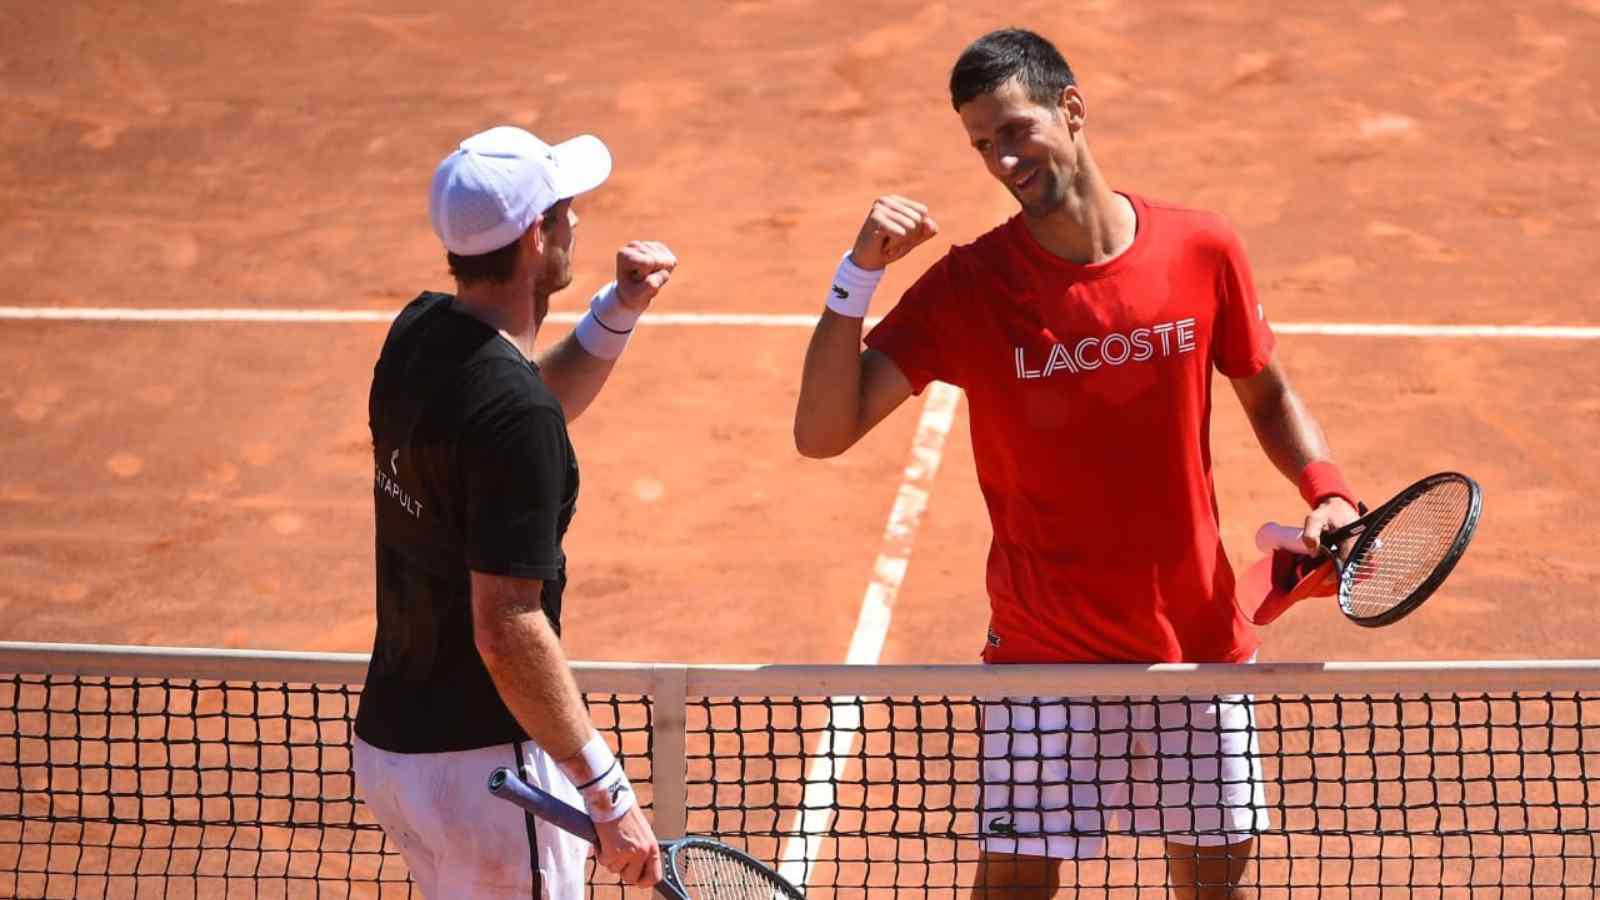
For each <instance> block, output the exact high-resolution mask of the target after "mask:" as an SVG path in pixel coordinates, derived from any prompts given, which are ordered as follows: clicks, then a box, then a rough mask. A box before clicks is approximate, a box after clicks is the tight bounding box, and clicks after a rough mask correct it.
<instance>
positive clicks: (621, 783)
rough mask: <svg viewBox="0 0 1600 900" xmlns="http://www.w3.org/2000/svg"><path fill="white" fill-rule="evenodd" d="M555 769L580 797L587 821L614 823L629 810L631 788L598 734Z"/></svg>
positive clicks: (631, 806) (624, 774)
mask: <svg viewBox="0 0 1600 900" xmlns="http://www.w3.org/2000/svg"><path fill="white" fill-rule="evenodd" d="M557 765H558V766H560V767H561V772H562V774H564V775H566V776H567V780H569V781H571V782H572V784H573V786H574V787H576V788H577V789H578V793H579V794H580V795H582V796H583V805H584V806H585V807H586V808H587V809H588V812H589V818H591V819H593V820H595V821H596V822H614V821H616V820H617V819H620V818H622V817H623V816H624V815H626V814H627V812H628V810H630V809H632V808H633V805H634V802H635V799H634V796H633V785H632V784H630V783H629V782H628V776H627V774H626V773H624V772H623V771H622V763H621V762H619V761H618V760H617V758H616V757H615V756H614V755H612V753H611V748H610V747H608V746H607V745H606V739H605V738H603V737H601V736H600V735H599V734H595V735H594V736H593V737H591V738H589V743H587V744H584V745H583V749H582V750H579V751H578V753H577V755H575V756H572V757H570V758H568V759H565V760H563V761H561V762H559V763H557Z"/></svg>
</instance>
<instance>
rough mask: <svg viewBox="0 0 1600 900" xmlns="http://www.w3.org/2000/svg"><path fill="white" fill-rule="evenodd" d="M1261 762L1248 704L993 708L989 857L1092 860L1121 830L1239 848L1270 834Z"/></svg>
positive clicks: (986, 752) (987, 789) (1111, 701)
mask: <svg viewBox="0 0 1600 900" xmlns="http://www.w3.org/2000/svg"><path fill="white" fill-rule="evenodd" d="M1219 699H1220V702H1218V700H1219ZM1257 753H1258V748H1257V743H1256V731H1255V712H1254V710H1253V708H1252V706H1251V703H1250V698H1249V697H1247V696H1244V695H1241V694H1234V695H1228V696H1223V697H1221V698H1209V697H1208V698H1198V697H1197V698H1194V699H1186V698H1182V697H1155V698H1152V697H1144V698H1123V697H1114V698H1101V699H1099V700H1098V701H1096V700H1092V699H1083V698H1061V697H1011V698H1006V699H1005V700H1002V701H999V702H989V703H986V704H984V708H983V806H982V810H981V812H982V818H981V821H980V826H979V827H980V830H981V831H982V833H983V836H984V847H985V849H987V850H989V851H991V852H995V853H1018V854H1024V855H1028V856H1043V857H1049V858H1051V859H1086V858H1093V857H1098V856H1101V855H1103V854H1104V853H1105V842H1106V833H1107V832H1108V831H1110V830H1118V831H1125V832H1134V833H1141V834H1161V835H1162V836H1164V837H1165V838H1166V839H1167V840H1169V841H1175V842H1178V843H1186V844H1199V845H1211V846H1215V845H1222V844H1236V843H1238V842H1240V841H1243V840H1246V839H1248V838H1250V837H1252V836H1253V835H1255V834H1256V833H1257V832H1260V831H1263V830H1265V829H1266V828H1267V808H1266V792H1265V790H1264V789H1263V784H1262V777H1261V761H1260V760H1259V759H1258V758H1257Z"/></svg>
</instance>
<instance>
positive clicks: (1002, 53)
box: [950, 28, 1078, 112]
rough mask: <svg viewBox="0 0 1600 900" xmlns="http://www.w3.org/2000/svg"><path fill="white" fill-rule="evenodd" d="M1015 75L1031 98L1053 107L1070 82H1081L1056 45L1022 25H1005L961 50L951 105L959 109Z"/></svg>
mask: <svg viewBox="0 0 1600 900" xmlns="http://www.w3.org/2000/svg"><path fill="white" fill-rule="evenodd" d="M1013 77H1016V78H1019V79H1020V80H1021V82H1022V87H1023V89H1024V90H1026V91H1027V92H1028V99H1030V100H1032V101H1033V102H1034V103H1037V104H1039V105H1040V106H1049V107H1054V106H1055V105H1056V104H1057V103H1059V102H1061V92H1062V91H1063V90H1065V89H1066V87H1067V86H1068V85H1072V84H1077V83H1078V82H1077V80H1076V79H1074V78H1073V77H1072V69H1071V68H1070V67H1068V66H1067V61H1066V60H1065V59H1063V58H1062V56H1061V51H1059V50H1057V49H1056V46H1055V45H1054V44H1052V43H1050V42H1049V41H1047V40H1045V39H1044V38H1042V37H1040V36H1039V35H1037V34H1034V33H1033V32H1031V31H1027V30H1025V29H1022V28H1005V29H1001V30H1000V31H991V32H989V33H988V34H986V35H984V36H983V37H981V38H978V39H977V40H975V41H973V42H972V44H971V45H970V46H968V47H967V49H965V50H963V51H961V57H960V58H959V59H957V60H956V65H955V68H954V69H952V70H950V105H951V106H954V107H955V108H956V111H957V112H959V111H960V110H961V107H962V105H963V104H965V103H966V102H967V101H969V100H971V99H972V98H974V97H976V96H978V95H979V94H987V93H989V92H990V91H992V90H994V89H995V88H997V87H999V86H1000V85H1002V84H1004V83H1005V82H1006V81H1008V80H1010V79H1011V78H1013Z"/></svg>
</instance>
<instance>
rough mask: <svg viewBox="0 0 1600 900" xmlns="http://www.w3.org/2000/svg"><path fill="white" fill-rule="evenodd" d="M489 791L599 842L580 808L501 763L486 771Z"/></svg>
mask: <svg viewBox="0 0 1600 900" xmlns="http://www.w3.org/2000/svg"><path fill="white" fill-rule="evenodd" d="M489 793H491V794H493V795H495V796H496V797H499V798H500V799H502V800H509V801H511V802H512V803H515V804H516V805H518V806H520V807H522V809H523V810H524V811H526V812H529V813H532V814H533V815H535V816H538V817H539V818H541V819H543V820H545V821H546V822H549V823H550V824H551V825H554V826H556V827H557V828H560V829H561V830H562V831H565V832H567V833H568V834H575V835H577V836H578V837H581V838H583V839H584V840H586V841H588V842H589V843H591V844H594V845H595V846H599V845H600V838H599V836H598V835H596V834H595V830H594V822H593V821H591V820H590V819H589V817H588V816H586V815H584V814H583V811H582V810H579V809H576V808H574V807H572V806H570V805H568V804H567V803H565V802H563V801H561V800H558V799H556V798H555V797H552V796H550V795H549V794H548V793H545V792H544V791H542V790H540V789H539V788H537V787H534V786H533V785H531V784H528V783H527V782H526V781H523V780H522V779H521V778H519V777H517V773H515V772H513V771H511V770H510V769H508V768H506V767H505V766H501V767H499V768H498V769H495V770H494V771H493V772H491V773H489Z"/></svg>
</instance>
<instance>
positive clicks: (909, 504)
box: [778, 382, 961, 892]
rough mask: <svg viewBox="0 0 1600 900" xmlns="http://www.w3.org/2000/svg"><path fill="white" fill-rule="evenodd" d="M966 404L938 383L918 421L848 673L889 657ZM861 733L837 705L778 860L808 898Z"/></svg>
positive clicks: (853, 711)
mask: <svg viewBox="0 0 1600 900" xmlns="http://www.w3.org/2000/svg"><path fill="white" fill-rule="evenodd" d="M960 401H961V391H960V390H959V389H957V388H954V387H951V386H950V385H948V384H944V383H942V382H935V383H934V384H932V385H930V386H929V387H928V396H927V399H926V400H925V401H924V402H923V404H922V418H921V419H919V420H918V421H917V437H916V440H914V441H913V442H912V444H911V460H910V461H909V462H907V463H906V470H905V478H904V479H903V480H902V481H901V482H900V491H899V493H897V494H896V495H895V500H894V508H893V509H892V510H890V512H889V524H888V525H887V526H886V527H885V528H884V530H883V544H882V546H881V547H880V548H879V550H878V558H877V560H876V561H875V562H874V563H873V564H872V580H871V581H870V582H869V583H868V584H867V592H866V595H865V596H864V597H862V598H861V614H860V616H859V617H858V618H857V619H856V630H855V633H854V634H853V635H851V637H850V651H849V653H848V654H847V655H846V656H845V663H846V664H847V665H872V664H873V663H876V662H877V661H878V657H879V655H881V654H882V653H883V642H884V639H885V638H886V637H887V636H888V634H889V619H890V616H891V614H892V613H893V611H894V601H895V598H896V597H897V596H898V595H899V593H900V583H901V582H902V581H904V580H905V577H906V568H907V566H908V565H909V564H910V562H911V548H912V545H913V544H915V543H916V539H917V528H918V527H919V526H920V525H921V524H922V513H923V511H924V510H926V509H927V508H928V495H929V493H930V492H931V491H932V490H933V476H934V475H935V474H936V473H937V472H938V471H939V459H940V457H941V455H942V454H943V453H944V442H945V438H946V437H948V436H949V434H950V426H951V425H952V424H953V423H954V422H955V415H956V406H957V404H959V403H960ZM860 729H861V708H860V707H859V706H857V705H856V698H855V697H833V698H832V699H830V701H829V703H828V728H827V730H826V731H824V732H823V733H822V734H821V735H820V736H819V737H818V739H817V747H816V749H815V750H813V751H812V753H811V763H810V765H808V766H807V767H806V785H805V793H804V794H803V795H802V799H801V802H800V821H799V823H798V824H799V828H798V829H797V830H798V832H799V834H798V835H791V836H790V837H787V838H785V839H784V841H783V847H782V849H781V850H780V852H779V854H778V858H779V859H780V860H781V863H780V864H779V867H778V871H779V873H781V874H782V875H783V877H784V878H787V879H788V880H789V882H790V883H791V884H793V885H795V886H796V887H798V888H800V890H801V891H802V892H804V891H805V887H806V881H807V879H808V878H809V877H810V875H811V863H812V861H813V860H814V859H815V858H816V855H817V850H818V848H819V847H820V846H821V845H822V835H823V833H824V832H826V831H827V829H828V826H829V822H830V820H831V819H832V818H833V806H834V784H835V780H836V779H837V778H839V777H840V776H842V775H843V774H844V769H845V766H847V765H848V764H849V762H850V752H851V747H852V745H853V744H854V743H855V739H856V735H857V733H858V732H859V731H860Z"/></svg>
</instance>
